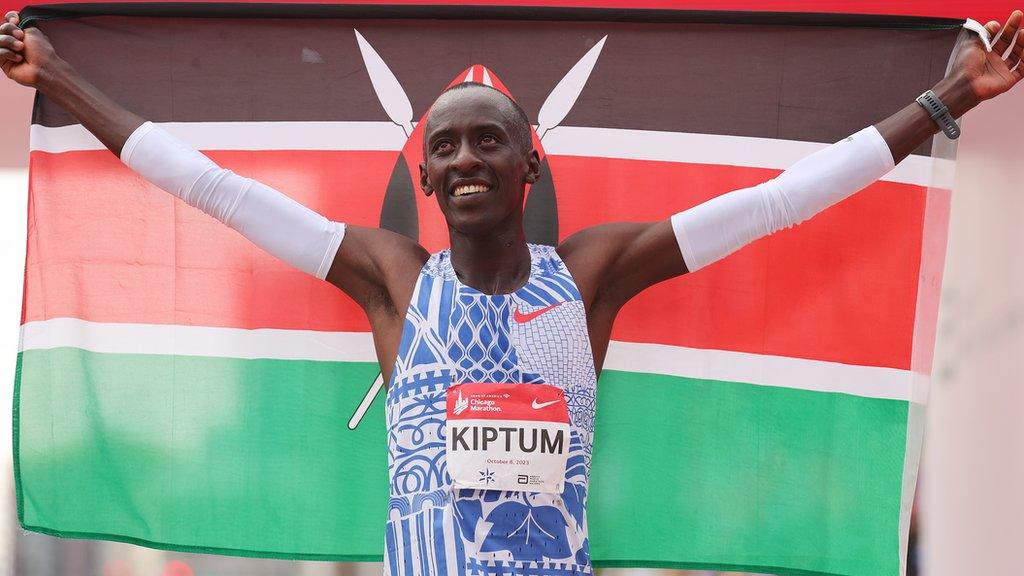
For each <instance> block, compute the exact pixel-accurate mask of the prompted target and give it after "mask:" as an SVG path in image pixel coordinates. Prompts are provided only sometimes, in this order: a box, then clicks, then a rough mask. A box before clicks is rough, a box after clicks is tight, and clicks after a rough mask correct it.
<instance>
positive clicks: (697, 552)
mask: <svg viewBox="0 0 1024 576" xmlns="http://www.w3.org/2000/svg"><path fill="white" fill-rule="evenodd" d="M907 409H908V403H907V402H904V401H898V400H881V399H875V398H861V397H856V396H850V395H847V394H835V393H822V392H810V391H805V390H792V389H786V388H777V387H769V386H755V385H750V384H739V383H731V382H718V381H710V380H696V379H689V378H679V377H673V376H660V375H654V374H637V373H630V372H619V371H611V370H607V371H605V372H604V374H603V375H602V377H601V385H600V388H599V393H598V410H597V413H598V424H597V426H598V435H597V438H596V439H595V441H594V460H595V461H596V462H598V465H597V466H595V467H594V472H593V476H592V478H591V494H590V501H589V508H588V514H589V523H590V533H591V534H590V538H591V552H592V555H593V557H594V558H595V559H600V560H601V562H600V564H601V565H603V566H615V565H621V566H633V565H636V561H637V560H639V559H644V560H649V561H650V562H644V564H645V565H649V566H660V567H690V568H694V567H709V568H711V567H717V568H724V569H735V570H739V569H745V568H747V567H758V568H759V570H761V571H763V570H765V569H766V567H772V566H789V567H797V566H798V567H800V568H802V569H805V570H808V571H814V572H821V573H828V574H865V575H868V574H870V575H880V574H898V573H899V537H898V534H899V532H898V527H899V526H898V525H899V517H900V492H901V482H902V476H903V454H904V443H905V438H906V432H905V429H906V422H907ZM638 511H644V513H643V514H640V513H638ZM652 513H656V514H657V515H656V516H655V515H654V514H652ZM672 558H693V559H696V560H701V561H702V563H701V564H694V563H687V564H685V565H680V564H677V563H673V562H670V561H669V559H672ZM829 558H831V559H832V561H831V562H826V559H829ZM659 559H664V560H665V561H664V562H659V561H658V560H659ZM743 559H746V562H743ZM781 572H785V573H792V570H791V569H790V570H788V571H787V570H781Z"/></svg>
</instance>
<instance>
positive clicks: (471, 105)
mask: <svg viewBox="0 0 1024 576" xmlns="http://www.w3.org/2000/svg"><path fill="white" fill-rule="evenodd" d="M510 107H511V105H510V104H509V102H508V100H507V99H506V98H505V96H504V95H502V94H501V93H499V92H497V91H495V90H491V89H488V88H479V87H469V88H463V89H460V90H452V91H450V92H445V93H444V94H442V95H441V97H440V98H438V99H437V101H435V102H434V105H433V106H432V107H431V108H430V115H429V116H428V117H427V126H426V136H427V138H429V137H430V135H431V134H433V133H436V132H440V131H442V130H457V129H467V128H472V127H473V126H477V125H480V124H496V125H499V126H501V127H503V128H505V129H506V130H509V129H510V128H511V126H510V124H511V119H510V118H509V110H508V109H509V108H510Z"/></svg>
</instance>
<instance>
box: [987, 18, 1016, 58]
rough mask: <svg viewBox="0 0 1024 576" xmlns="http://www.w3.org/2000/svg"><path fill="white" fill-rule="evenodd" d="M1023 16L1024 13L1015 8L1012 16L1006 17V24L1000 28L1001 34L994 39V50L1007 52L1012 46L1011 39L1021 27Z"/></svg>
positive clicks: (997, 52)
mask: <svg viewBox="0 0 1024 576" xmlns="http://www.w3.org/2000/svg"><path fill="white" fill-rule="evenodd" d="M1021 16H1024V14H1022V13H1021V11H1020V10H1014V11H1013V12H1012V13H1011V14H1010V17H1009V18H1007V19H1006V25H1005V26H1003V27H1002V29H1000V30H999V34H997V35H996V37H995V38H993V39H992V51H994V52H995V53H996V54H1002V53H1004V52H1006V48H1007V47H1008V46H1010V42H1011V41H1012V40H1011V39H1012V38H1013V37H1014V35H1015V34H1016V33H1017V29H1018V28H1020V20H1021Z"/></svg>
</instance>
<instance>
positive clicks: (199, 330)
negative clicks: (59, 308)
mask: <svg viewBox="0 0 1024 576" xmlns="http://www.w3.org/2000/svg"><path fill="white" fill-rule="evenodd" d="M61 347H72V348H81V349H83V350H89V351H92V352H103V353H109V354H165V355H171V354H173V355H178V356H212V357H218V358H245V359H251V358H271V359H278V360H330V361H336V362H376V361H377V354H376V352H375V351H374V348H373V339H372V338H371V337H370V334H369V333H368V332H321V331H316V330H277V329H272V328H261V329H257V330H244V329H241V328H218V327H211V326H180V325H176V324H118V323H106V322H89V321H87V320H79V319H78V318H52V319H50V320H43V321H39V322H28V323H26V324H23V325H22V327H21V349H22V350H38V349H47V348H61Z"/></svg>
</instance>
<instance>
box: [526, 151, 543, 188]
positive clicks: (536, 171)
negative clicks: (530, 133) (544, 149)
mask: <svg viewBox="0 0 1024 576" xmlns="http://www.w3.org/2000/svg"><path fill="white" fill-rule="evenodd" d="M538 178H540V154H539V153H538V152H537V150H536V149H533V150H530V158H529V159H528V160H527V161H526V177H525V178H524V180H525V181H526V183H527V184H533V183H534V182H536V181H537V179H538Z"/></svg>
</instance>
